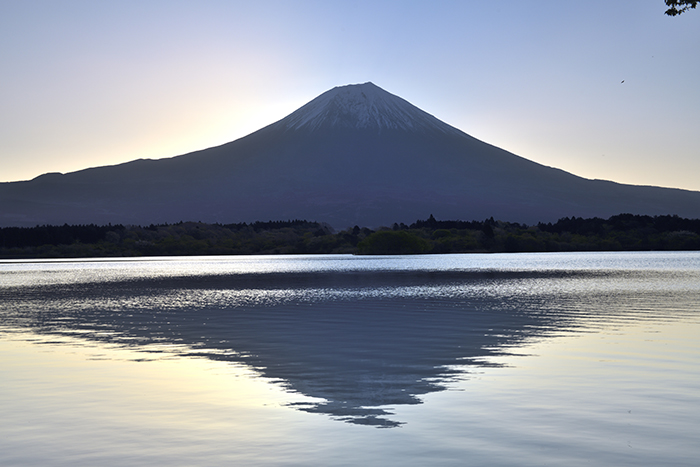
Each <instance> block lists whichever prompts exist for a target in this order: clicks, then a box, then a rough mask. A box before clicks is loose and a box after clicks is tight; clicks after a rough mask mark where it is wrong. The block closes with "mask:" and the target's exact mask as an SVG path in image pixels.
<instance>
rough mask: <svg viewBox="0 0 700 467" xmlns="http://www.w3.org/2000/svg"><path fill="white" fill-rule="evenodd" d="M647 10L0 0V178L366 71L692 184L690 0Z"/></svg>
mask: <svg viewBox="0 0 700 467" xmlns="http://www.w3.org/2000/svg"><path fill="white" fill-rule="evenodd" d="M665 8H666V7H665V5H664V2H663V0H587V1H585V2H580V1H576V2H575V1H565V0H564V1H562V0H558V1H550V0H504V1H498V2H486V1H483V0H481V1H468V0H462V1H436V0H433V1H430V2H428V1H380V0H373V1H344V2H340V1H264V0H262V1H256V2H250V1H246V2H237V1H198V2H195V1H189V2H186V1H174V0H168V1H155V0H154V1H147V0H146V1H144V0H141V1H120V2H95V1H71V0H63V1H61V2H56V1H32V0H27V1H22V2H16V1H4V0H0V63H2V67H1V69H0V83H1V86H0V108H1V109H2V111H1V113H0V162H1V163H2V164H1V166H0V181H14V180H26V179H30V178H33V177H35V176H37V175H40V174H42V173H45V172H64V173H65V172H70V171H74V170H79V169H82V168H86V167H94V166H100V165H108V164H116V163H120V162H125V161H129V160H133V159H137V158H161V157H169V156H175V155H179V154H183V153H187V152H190V151H194V150H197V149H203V148H206V147H210V146H215V145H219V144H222V143H225V142H228V141H231V140H234V139H236V138H239V137H241V136H245V135H246V134H248V133H250V132H252V131H254V130H257V129H259V128H261V127H263V126H265V125H267V124H269V123H272V122H274V121H276V120H278V119H280V118H282V117H284V116H285V115H287V114H289V113H290V112H292V111H293V110H295V109H296V108H298V107H300V106H301V105H303V104H304V103H306V102H307V101H309V100H311V99H313V98H314V97H316V96H317V95H319V94H321V93H322V92H324V91H326V90H328V89H330V88H332V87H334V86H338V85H344V84H350V83H360V82H366V81H372V82H374V83H375V84H377V85H378V86H381V87H382V88H384V89H386V90H387V91H389V92H391V93H393V94H397V95H399V96H401V97H403V98H404V99H406V100H408V101H409V102H411V103H413V104H415V105H417V106H418V107H420V108H422V109H423V110H425V111H427V112H429V113H431V114H433V115H435V116H436V117H437V118H439V119H441V120H444V121H445V122H447V123H449V124H451V125H453V126H456V127H457V128H459V129H461V130H463V131H465V132H467V133H469V134H470V135H472V136H474V137H476V138H479V139H481V140H484V141H486V142H489V143H491V144H494V145H496V146H499V147H502V148H504V149H506V150H508V151H511V152H513V153H515V154H518V155H520V156H523V157H526V158H528V159H531V160H533V161H536V162H540V163H542V164H545V165H549V166H554V167H558V168H561V169H564V170H567V171H569V172H572V173H575V174H577V175H581V176H584V177H587V178H600V179H608V180H614V181H618V182H622V183H631V184H644V185H659V186H669V187H679V188H687V189H693V190H700V175H698V174H700V114H699V111H700V87H698V86H697V82H698V77H699V76H700V10H697V11H690V12H688V13H686V14H683V15H681V16H680V17H676V18H670V17H667V16H665V15H664V14H663V12H664V10H665ZM623 80H624V83H622V81H623Z"/></svg>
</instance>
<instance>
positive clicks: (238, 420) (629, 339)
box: [0, 252, 700, 466]
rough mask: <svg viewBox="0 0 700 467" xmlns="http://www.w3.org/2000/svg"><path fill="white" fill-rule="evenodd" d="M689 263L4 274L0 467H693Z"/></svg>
mask: <svg viewBox="0 0 700 467" xmlns="http://www.w3.org/2000/svg"><path fill="white" fill-rule="evenodd" d="M699 335H700V254H698V253H696V252H693V253H688V252H674V253H583V254H580V253H576V254H575V253H570V254H503V255H440V256H394V257H355V256H344V255H337V256H273V257H269V256H267V257H260V256H258V257H187V258H143V259H124V260H79V261H75V260H72V261H67V260H60V261H56V260H53V261H52V260H46V261H24V262H22V261H2V262H0V465H3V466H5V465H8V466H11V465H18V466H20V465H71V466H72V465H96V464H100V465H115V466H117V465H119V466H125V465H127V466H128V465H173V466H175V465H234V464H235V465H357V464H366V465H477V466H478V465H496V466H498V465H503V466H507V465H513V466H515V465H533V466H534V465H567V466H576V465H590V464H595V465H655V466H656V465H683V466H686V465H687V466H690V465H697V462H698V461H697V459H698V458H700V439H699V438H700V435H699V434H700V343H699V342H700V341H699V339H698V336H699Z"/></svg>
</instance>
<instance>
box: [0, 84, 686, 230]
mask: <svg viewBox="0 0 700 467" xmlns="http://www.w3.org/2000/svg"><path fill="white" fill-rule="evenodd" d="M622 212H624V213H631V214H644V215H679V216H682V217H687V218H700V192H696V191H687V190H679V189H669V188H658V187H648V186H632V185H622V184H619V183H614V182H610V181H602V180H588V179H584V178H581V177H577V176H575V175H572V174H570V173H567V172H564V171H562V170H559V169H555V168H551V167H546V166H543V165H540V164H537V163H534V162H532V161H529V160H526V159H524V158H522V157H518V156H516V155H514V154H511V153H509V152H507V151H504V150H502V149H499V148H497V147H494V146H492V145H489V144H487V143H484V142H482V141H479V140H477V139H475V138H473V137H471V136H469V135H467V134H466V133H464V132H462V131H460V130H458V129H456V128H454V127H452V126H450V125H448V124H446V123H444V122H442V121H440V120H438V119H437V118H435V117H433V116H432V115H429V114H427V113H425V112H423V111H422V110H420V109H419V108H417V107H415V106H413V105H411V104H410V103H408V102H406V101H405V100H403V99H401V98H399V97H397V96H394V95H392V94H390V93H388V92H386V91H384V90H383V89H381V88H379V87H377V86H375V85H374V84H372V83H365V84H360V85H350V86H343V87H337V88H334V89H331V90H330V91H327V92H326V93H324V94H322V95H320V96H319V97H317V98H316V99H314V100H312V101H311V102H309V103H308V104H306V105H305V106H303V107H301V108H300V109H298V110H297V111H295V112H293V113H292V114H290V115H289V116H287V117H285V118H284V119H282V120H280V121H278V122H276V123H273V124H271V125H269V126H267V127H265V128H263V129H261V130H258V131H257V132H255V133H252V134H250V135H248V136H246V137H244V138H241V139H238V140H236V141H233V142H231V143H228V144H224V145H222V146H218V147H214V148H209V149H205V150H202V151H197V152H193V153H190V154H186V155H183V156H178V157H173V158H168V159H160V160H136V161H132V162H128V163H125V164H120V165H115V166H108V167H97V168H91V169H86V170H81V171H78V172H73V173H68V174H56V173H53V174H45V175H42V176H40V177H37V178H35V179H34V180H31V181H23V182H11V183H0V225H1V226H34V225H42V224H58V225H62V224H64V223H68V224H92V223H94V224H108V223H112V224H125V225H129V224H134V225H148V224H153V223H155V224H158V223H174V222H179V221H202V222H209V223H216V222H219V223H236V222H253V221H260V220H263V221H265V220H288V219H317V220H319V221H322V222H327V223H329V224H330V225H332V226H333V227H335V228H341V229H342V228H347V227H352V226H354V225H362V226H371V227H378V226H381V225H390V224H391V223H394V222H406V223H409V222H411V221H412V220H414V219H417V218H425V217H427V216H428V215H429V214H434V215H435V216H436V217H438V218H442V219H463V220H472V219H486V218H490V217H493V218H495V219H497V220H498V219H507V220H509V221H511V222H522V223H528V224H533V223H537V222H554V221H556V220H557V219H560V218H563V217H570V216H576V217H601V218H607V217H610V216H612V215H615V214H619V213H622Z"/></svg>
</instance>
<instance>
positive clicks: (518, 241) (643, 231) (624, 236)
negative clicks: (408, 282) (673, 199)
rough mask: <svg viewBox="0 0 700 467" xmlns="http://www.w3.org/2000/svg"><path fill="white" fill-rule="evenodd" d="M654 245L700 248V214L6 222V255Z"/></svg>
mask: <svg viewBox="0 0 700 467" xmlns="http://www.w3.org/2000/svg"><path fill="white" fill-rule="evenodd" d="M649 250H700V219H685V218H681V217H678V216H670V215H667V216H643V215H633V214H620V215H617V216H612V217H610V218H608V219H601V218H597V217H596V218H588V219H584V218H580V217H571V218H569V217H565V218H562V219H559V220H558V221H557V222H555V223H546V224H545V223H539V224H537V225H524V224H519V223H515V222H504V221H497V220H494V219H493V218H490V219H486V220H484V221H459V220H454V221H453V220H445V221H440V220H437V219H435V217H433V216H432V215H431V216H430V217H429V218H428V219H426V220H418V221H416V222H414V223H413V224H411V225H406V224H403V223H400V224H399V223H395V224H393V225H392V226H391V227H381V228H378V229H369V228H367V227H363V228H361V227H359V226H355V227H353V228H349V229H345V230H342V231H338V232H336V231H334V230H333V229H332V228H331V227H330V226H329V225H327V224H324V223H319V222H310V221H305V220H290V221H269V222H254V223H238V224H204V223H201V222H179V223H176V224H160V225H153V224H151V225H149V226H145V227H143V226H124V225H111V224H110V225H103V226H98V225H93V224H91V225H68V224H65V225H62V226H51V225H44V226H36V227H5V228H0V257H3V258H60V257H123V256H126V257H129V256H178V255H246V254H324V253H326V254H327V253H350V254H420V253H484V252H489V253H493V252H548V251H649Z"/></svg>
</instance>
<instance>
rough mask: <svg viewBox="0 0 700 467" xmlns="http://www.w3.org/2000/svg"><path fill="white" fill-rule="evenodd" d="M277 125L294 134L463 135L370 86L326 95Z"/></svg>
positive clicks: (342, 88)
mask: <svg viewBox="0 0 700 467" xmlns="http://www.w3.org/2000/svg"><path fill="white" fill-rule="evenodd" d="M275 125H277V126H278V127H282V128H285V129H293V130H300V129H307V130H319V129H322V128H324V129H327V128H354V129H375V130H380V131H381V130H408V131H418V132H426V131H429V132H435V131H437V132H439V133H461V131H459V130H458V129H456V128H454V127H452V126H450V125H448V124H447V123H445V122H442V121H440V120H438V119H437V118H435V117H433V116H432V115H430V114H429V113H426V112H424V111H422V110H421V109H419V108H418V107H416V106H414V105H413V104H411V103H409V102H407V101H405V100H404V99H401V98H400V97H398V96H395V95H393V94H391V93H389V92H387V91H385V90H383V89H382V88H380V87H379V86H376V85H375V84H373V83H371V82H367V83H363V84H351V85H347V86H338V87H335V88H333V89H331V90H329V91H326V92H325V93H323V94H321V95H320V96H318V97H317V98H315V99H314V100H312V101H311V102H309V103H308V104H306V105H304V106H303V107H301V108H299V109H298V110H296V111H295V112H293V113H291V114H290V115H288V116H287V117H285V118H284V119H282V120H280V121H279V122H277V123H276V124H275Z"/></svg>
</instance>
